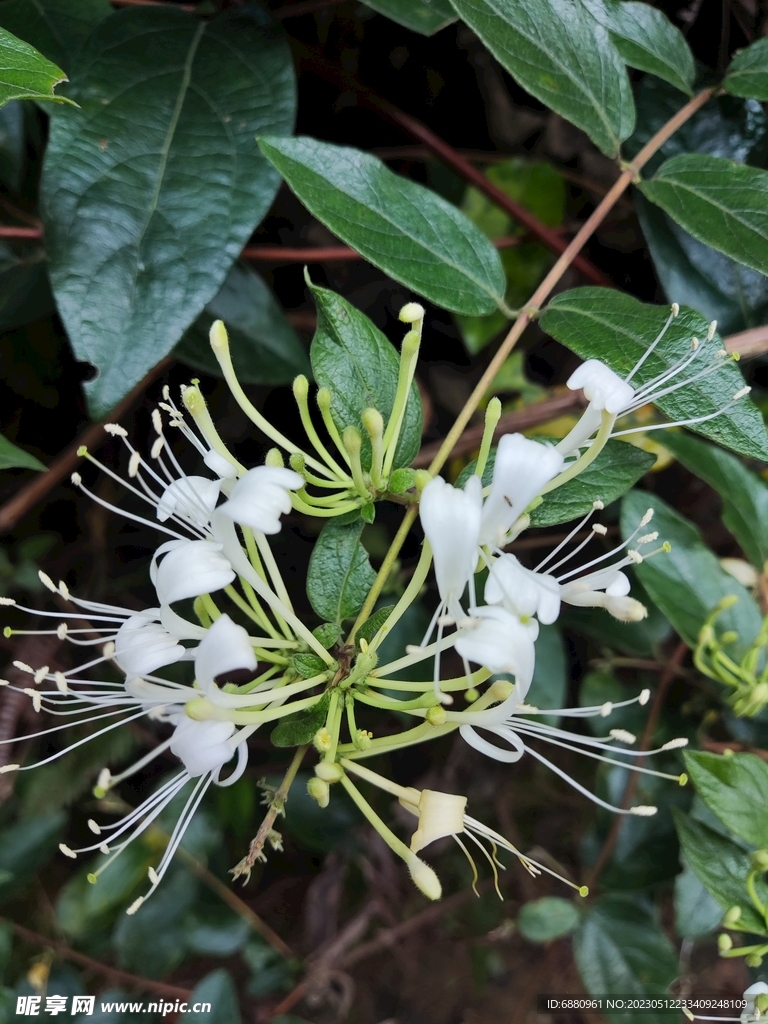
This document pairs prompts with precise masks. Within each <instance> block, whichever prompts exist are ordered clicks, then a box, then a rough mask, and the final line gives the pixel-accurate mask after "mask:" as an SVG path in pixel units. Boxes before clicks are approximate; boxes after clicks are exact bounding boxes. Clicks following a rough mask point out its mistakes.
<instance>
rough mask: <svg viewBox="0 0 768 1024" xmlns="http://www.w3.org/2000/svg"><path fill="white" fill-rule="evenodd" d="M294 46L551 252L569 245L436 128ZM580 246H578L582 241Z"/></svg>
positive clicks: (584, 266)
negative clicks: (445, 138) (423, 146)
mask: <svg viewBox="0 0 768 1024" xmlns="http://www.w3.org/2000/svg"><path fill="white" fill-rule="evenodd" d="M294 48H295V50H296V52H297V54H298V55H299V56H300V57H301V58H303V59H304V61H305V62H306V64H307V68H308V70H310V71H314V72H315V73H316V74H317V75H319V76H320V77H321V78H324V79H326V80H327V81H332V82H333V83H334V84H336V85H341V86H342V87H343V88H344V89H347V90H350V91H352V92H354V93H355V95H357V96H358V97H359V98H360V99H361V100H362V101H363V103H365V104H366V105H367V106H369V107H370V108H371V109H372V110H375V111H377V112H378V113H380V114H382V115H383V116H384V117H385V118H386V119H387V120H388V121H391V122H393V123H394V124H396V125H397V126H398V127H399V128H402V129H403V131H405V132H406V133H407V134H408V135H410V136H411V137H412V138H414V139H417V140H418V141H419V142H421V143H423V144H424V145H425V146H427V148H428V149H430V150H431V151H432V152H433V153H434V154H435V155H436V156H437V157H439V158H440V160H441V161H442V162H443V163H445V164H446V165H447V166H449V167H451V168H453V170H454V171H456V173H457V174H459V175H460V176H461V177H462V178H464V180H465V181H468V182H470V183H471V184H472V185H474V186H475V188H476V189H478V191H480V192H482V193H483V195H485V196H486V197H487V198H488V199H490V200H491V202H492V203H493V204H494V205H495V206H498V207H499V208H500V209H502V210H504V212H505V213H508V214H509V216H510V217H513V218H514V219H515V220H516V221H517V222H518V223H519V224H522V225H523V227H525V228H527V229H528V231H530V233H531V234H532V235H534V236H535V237H536V238H538V239H539V241H541V242H542V243H543V244H544V245H546V246H547V248H548V249H550V250H551V251H552V252H554V253H558V254H561V253H564V252H566V251H567V249H568V245H567V243H566V241H565V239H564V238H563V237H562V235H561V234H560V233H559V232H557V231H556V230H554V229H553V228H550V227H548V226H547V225H546V224H544V223H542V221H540V220H539V219H538V217H536V216H534V214H532V213H531V212H530V210H527V209H526V208H525V207H524V206H521V205H520V204H519V203H516V202H515V201H514V200H513V199H511V198H510V197H509V196H508V195H507V194H506V192H503V191H502V190H501V189H500V188H498V186H496V185H494V183H493V182H492V181H491V180H490V179H489V178H488V177H487V176H486V175H485V174H483V172H482V171H481V170H479V169H478V168H477V167H475V166H473V164H472V163H470V161H469V160H467V159H466V157H464V156H462V155H461V153H459V152H458V151H457V150H456V149H454V148H453V146H450V145H448V143H447V142H446V141H445V140H444V139H441V138H440V136H439V135H436V134H435V132H433V131H432V130H431V129H430V128H428V127H427V126H426V125H425V124H423V123H422V122H421V121H419V120H418V119H417V118H415V117H412V116H411V115H410V114H407V113H406V112H405V111H404V110H401V109H400V108H399V107H397V106H395V104H394V103H391V102H390V101H389V100H388V99H385V98H384V97H383V96H379V94H378V93H376V92H374V91H373V90H372V89H369V88H368V87H367V86H365V85H363V84H362V83H361V82H358V81H357V79H355V78H354V77H353V76H351V75H349V74H347V73H346V72H344V70H343V69H341V68H340V67H339V66H337V65H336V64H332V63H331V62H330V61H328V60H326V59H325V57H323V56H322V54H320V53H319V51H317V50H314V49H311V48H310V47H306V46H303V45H302V44H300V43H297V42H295V41H294ZM582 244H583V243H582ZM579 248H581V245H580V246H579ZM568 262H569V264H570V263H572V264H573V266H574V268H575V269H577V270H578V271H580V273H582V274H583V275H584V276H585V277H586V278H588V279H589V280H590V281H592V282H593V284H601V285H607V286H610V285H611V281H610V280H609V278H607V277H606V276H605V274H603V272H602V271H601V270H598V268H597V267H596V266H594V264H592V263H590V261H589V260H588V259H586V258H585V257H584V256H580V255H579V254H578V250H577V251H576V252H573V253H571V255H570V256H569V259H568Z"/></svg>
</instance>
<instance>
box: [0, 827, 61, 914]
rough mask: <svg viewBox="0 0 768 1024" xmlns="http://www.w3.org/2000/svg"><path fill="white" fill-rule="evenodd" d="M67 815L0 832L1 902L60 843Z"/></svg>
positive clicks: (41, 865)
mask: <svg viewBox="0 0 768 1024" xmlns="http://www.w3.org/2000/svg"><path fill="white" fill-rule="evenodd" d="M65 821H66V815H65V814H64V813H63V812H62V811H53V812H52V813H50V814H41V815H38V816H37V817H35V818H27V819H25V820H23V821H20V822H18V823H17V824H15V825H10V826H8V827H7V828H4V829H3V830H2V831H0V871H4V872H7V873H8V875H9V876H10V877H6V878H5V880H4V881H0V899H3V900H4V899H7V898H8V896H10V895H12V894H13V892H14V891H15V888H16V884H17V882H19V881H23V880H24V879H26V878H28V877H29V876H30V875H31V874H34V872H35V871H37V870H39V869H40V868H41V867H43V865H44V864H46V863H47V862H48V860H49V859H50V858H51V856H53V853H54V851H55V849H56V846H57V844H58V843H59V841H60V839H61V833H62V829H63V828H64V822H65Z"/></svg>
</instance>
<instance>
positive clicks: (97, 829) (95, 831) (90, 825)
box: [88, 818, 101, 836]
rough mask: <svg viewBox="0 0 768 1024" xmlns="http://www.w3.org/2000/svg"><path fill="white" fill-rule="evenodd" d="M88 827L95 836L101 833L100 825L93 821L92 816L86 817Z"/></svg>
mask: <svg viewBox="0 0 768 1024" xmlns="http://www.w3.org/2000/svg"><path fill="white" fill-rule="evenodd" d="M88 828H89V829H90V830H91V832H93V834H94V835H95V836H100V835H101V826H100V825H99V823H98V822H97V821H94V820H93V818H89V819H88Z"/></svg>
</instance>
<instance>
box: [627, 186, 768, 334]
mask: <svg viewBox="0 0 768 1024" xmlns="http://www.w3.org/2000/svg"><path fill="white" fill-rule="evenodd" d="M634 200H635V209H636V211H637V215H638V219H639V221H640V226H641V227H642V229H643V234H644V235H645V240H646V242H647V243H648V249H649V250H650V253H651V257H652V259H653V265H654V267H655V268H656V273H657V275H658V277H659V280H660V282H661V284H662V286H663V288H664V292H665V294H666V295H667V297H668V298H670V300H671V299H674V301H675V302H679V303H680V304H681V305H686V306H693V308H694V309H697V310H699V312H700V313H701V314H702V315H703V316H704V317H706V319H707V320H717V323H718V326H719V328H720V331H721V333H722V334H724V335H726V334H733V333H736V332H737V331H743V330H746V329H747V328H748V327H757V326H758V325H760V324H763V323H765V322H766V320H768V278H766V277H765V275H764V274H759V273H758V272H757V271H756V270H750V268H749V267H745V266H743V265H742V264H741V263H737V262H736V261H735V260H732V259H729V258H728V257H727V256H724V255H723V254H722V253H721V252H718V251H717V250H716V249H712V248H711V247H710V246H708V245H704V244H702V243H701V242H699V241H698V239H696V238H694V237H693V236H692V235H689V234H688V232H687V231H683V229H682V228H681V227H680V225H679V224H675V222H674V221H673V220H672V218H671V217H668V216H667V214H666V213H664V211H663V210H661V209H660V208H659V207H658V206H654V205H653V203H649V202H648V200H647V199H646V198H645V196H644V195H643V194H642V193H641V192H635V195H634Z"/></svg>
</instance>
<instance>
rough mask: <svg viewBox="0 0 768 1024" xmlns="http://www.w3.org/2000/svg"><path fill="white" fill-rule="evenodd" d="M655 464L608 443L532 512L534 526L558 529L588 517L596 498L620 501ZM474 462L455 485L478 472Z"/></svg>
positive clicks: (491, 461) (489, 470) (492, 457)
mask: <svg viewBox="0 0 768 1024" xmlns="http://www.w3.org/2000/svg"><path fill="white" fill-rule="evenodd" d="M655 461H656V456H655V455H651V454H650V453H649V452H644V451H643V450H642V449H641V448H636V447H635V446H634V445H631V444H627V443H626V442H624V441H609V442H608V443H607V444H606V446H605V448H603V450H602V451H601V452H600V454H599V455H598V456H597V458H596V459H595V461H594V462H593V463H592V464H591V465H590V466H588V467H587V468H586V469H585V470H584V472H583V473H580V474H579V476H577V477H575V478H574V479H573V480H569V481H568V482H567V483H565V484H563V485H562V487H558V488H557V489H556V490H554V491H550V492H549V494H546V495H545V496H544V500H543V502H542V503H541V504H540V505H537V506H536V508H534V509H532V510H531V512H530V516H531V526H555V525H557V524H558V523H568V522H570V521H571V520H572V519H578V518H579V516H585V515H586V514H587V512H589V510H590V509H591V508H592V505H593V503H594V502H595V500H596V499H598V498H599V499H600V501H602V502H603V503H604V504H605V505H609V504H610V503H611V502H612V501H615V500H616V499H617V498H620V497H621V496H622V494H625V493H626V492H627V491H628V490H629V488H630V487H632V485H633V484H636V483H637V481H638V480H640V479H641V477H643V476H645V474H646V473H647V472H648V470H649V469H650V468H651V467H652V466H653V464H654V462H655ZM495 462H496V449H495V448H494V449H492V450H491V452H490V453H489V455H488V461H487V463H486V467H485V471H484V473H483V486H484V487H487V486H488V484H490V482H491V477H492V476H493V467H494V465H495ZM475 465H476V462H471V463H470V464H469V465H468V466H465V468H464V469H463V470H462V471H461V473H460V474H459V476H458V478H457V480H456V486H457V487H463V486H464V484H465V483H466V481H467V480H468V479H469V477H470V476H471V475H472V473H473V472H474V470H475Z"/></svg>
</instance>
